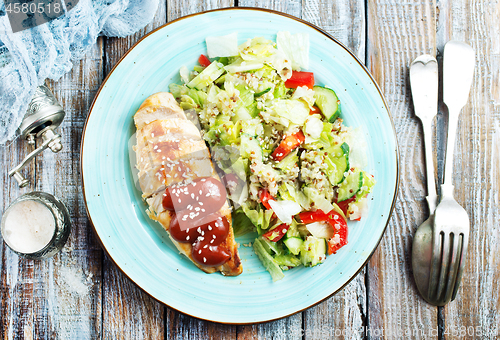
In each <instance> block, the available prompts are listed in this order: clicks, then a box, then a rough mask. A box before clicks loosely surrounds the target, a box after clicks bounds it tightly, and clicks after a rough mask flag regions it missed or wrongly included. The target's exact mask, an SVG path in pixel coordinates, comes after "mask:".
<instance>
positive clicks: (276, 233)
mask: <svg viewBox="0 0 500 340" xmlns="http://www.w3.org/2000/svg"><path fill="white" fill-rule="evenodd" d="M288 228H290V226H289V225H288V224H286V223H282V224H280V225H279V226H277V227H276V228H274V229H272V230H269V231H267V232H265V233H264V234H263V235H262V236H263V237H265V238H267V239H268V240H269V241H271V242H278V241H279V240H281V239H282V238H283V236H285V234H286V232H287V231H288Z"/></svg>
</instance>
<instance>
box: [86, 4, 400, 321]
mask: <svg viewBox="0 0 500 340" xmlns="http://www.w3.org/2000/svg"><path fill="white" fill-rule="evenodd" d="M199 27H203V28H204V29H203V30H200V29H199ZM284 29H286V30H288V31H290V32H292V33H297V32H303V33H308V34H309V36H310V43H311V50H310V71H313V72H314V74H315V78H316V83H317V84H322V85H328V86H329V87H331V88H333V89H334V90H335V91H336V92H337V94H338V96H339V98H340V100H341V101H342V109H343V118H344V121H345V124H346V125H348V126H352V127H358V126H359V127H361V128H362V130H363V132H364V134H365V135H366V140H367V144H368V150H367V154H368V164H369V165H368V168H367V170H368V171H369V172H371V173H372V174H374V175H375V178H376V180H377V185H376V186H375V189H374V191H373V194H372V200H371V201H370V204H369V213H368V214H367V215H366V216H364V217H363V219H362V221H360V222H353V223H350V224H349V244H348V245H347V246H345V247H343V248H342V249H341V250H340V251H338V253H337V254H336V255H333V256H329V257H328V258H327V260H326V262H325V263H323V264H322V265H320V266H317V267H314V268H303V267H301V268H296V269H293V270H290V271H288V272H286V273H285V278H284V279H283V280H281V281H278V282H275V283H273V282H272V280H271V277H270V275H269V274H268V273H267V272H266V270H265V269H264V268H263V267H262V265H261V264H260V262H259V259H258V258H257V256H256V255H255V254H254V252H253V249H252V248H251V247H246V246H243V244H244V243H248V242H250V241H252V237H250V236H249V237H242V238H238V239H237V241H238V242H239V243H240V244H241V246H240V248H239V252H240V257H241V258H242V263H243V267H244V273H243V274H241V275H240V276H237V277H223V276H222V275H220V274H218V273H215V274H211V275H208V274H205V273H203V272H202V271H200V270H199V269H198V268H196V267H195V266H194V265H193V264H192V263H191V262H190V261H189V260H187V259H186V258H185V257H183V256H180V255H179V254H178V252H177V251H176V250H175V248H174V246H173V244H172V243H171V242H170V240H169V238H168V236H167V235H166V233H165V232H164V231H163V229H162V228H161V226H160V225H159V224H156V223H155V222H153V221H151V220H150V219H149V218H148V217H147V215H146V214H145V212H144V211H145V208H146V206H145V204H144V203H143V201H142V200H141V193H140V192H139V191H138V190H137V189H136V187H135V184H134V181H133V178H132V174H131V170H130V165H129V164H130V163H129V162H130V160H129V152H128V144H129V139H130V138H131V136H132V134H133V133H134V132H135V127H134V124H133V119H132V117H133V115H134V113H135V112H136V110H137V109H138V107H139V106H140V104H141V103H142V102H143V100H144V99H146V97H148V96H149V95H151V94H153V93H155V92H159V91H168V85H169V84H170V83H172V82H179V81H180V79H179V76H178V72H179V68H180V67H181V66H182V65H186V66H187V67H188V68H191V67H192V66H193V65H194V64H195V63H196V62H197V59H198V56H199V55H200V54H201V53H206V45H205V37H206V36H207V35H225V34H228V33H231V32H234V31H237V32H238V37H239V40H240V42H243V41H245V40H246V39H248V38H252V37H255V36H263V37H265V38H268V39H273V40H275V35H276V32H278V31H280V30H284ZM81 168H82V177H83V185H84V194H85V201H86V205H87V211H88V215H89V217H90V219H91V221H92V224H93V226H94V228H95V231H96V233H97V235H98V236H99V238H100V240H101V242H102V244H103V246H104V248H105V249H106V251H107V252H108V253H109V255H110V256H111V257H112V258H113V260H114V261H115V263H116V265H117V266H118V267H120V268H121V270H123V272H124V273H125V274H126V275H127V276H128V277H130V279H131V280H132V281H134V282H135V283H136V284H137V285H138V286H139V287H141V288H142V289H144V290H145V291H146V292H147V293H149V294H150V295H151V296H153V297H154V298H155V299H157V300H159V301H161V302H163V303H165V304H166V305H168V306H170V307H171V308H174V309H176V310H178V311H181V312H183V313H186V314H189V315H191V316H195V317H197V318H200V319H205V320H211V321H215V322H223V323H237V324H245V323H254V322H263V321H269V320H274V319H278V318H281V317H285V316H288V315H291V314H293V313H296V312H299V311H301V310H304V309H306V308H308V307H311V306H312V305H314V304H316V303H318V302H320V301H322V300H324V299H326V298H328V297H329V296H331V295H332V294H334V293H335V292H337V291H339V290H340V289H341V288H342V287H343V286H344V285H346V284H347V283H348V282H349V281H350V280H351V279H352V278H353V277H354V276H355V275H356V274H357V273H358V272H359V270H360V269H361V268H362V267H363V265H364V264H365V263H366V261H367V260H368V258H369V257H370V255H371V254H372V253H373V251H374V250H375V248H376V247H377V245H378V243H379V241H380V239H381V237H382V235H383V233H384V230H385V228H386V225H387V223H388V220H389V217H390V214H391V211H392V206H393V204H394V200H395V193H396V189H397V184H398V155H397V144H396V137H395V132H394V127H393V124H392V121H391V118H390V115H389V113H388V110H387V106H386V104H385V102H384V99H383V96H382V95H381V93H380V90H379V89H378V87H377V85H376V84H375V82H374V80H373V78H372V77H371V76H370V74H369V73H368V71H367V70H366V69H365V68H364V67H363V66H362V65H361V63H360V62H359V61H358V60H357V59H356V58H355V57H354V56H353V55H352V54H351V53H350V52H349V51H348V50H347V49H346V48H345V47H344V46H343V45H341V44H340V43H339V42H337V41H336V40H335V39H334V38H332V37H330V36H329V35H328V34H326V33H324V32H322V31H321V30H320V29H319V28H317V27H315V26H313V25H311V24H308V23H306V22H303V21H301V20H299V19H296V18H293V17H289V16H286V15H283V14H279V13H276V12H270V11H263V10H255V9H244V8H240V9H226V10H218V11H210V12H205V13H200V14H196V15H192V16H188V17H185V18H182V19H179V20H176V21H173V22H171V23H169V24H168V25H165V26H163V27H161V28H159V29H157V30H156V31H154V32H152V33H150V34H149V35H147V36H145V37H144V38H143V39H142V40H141V41H140V42H139V43H138V44H136V45H135V46H134V47H133V48H132V49H130V50H129V51H128V52H127V54H126V55H125V56H124V57H123V58H122V60H121V61H120V62H119V63H118V64H117V65H116V66H115V68H114V69H113V71H112V72H111V73H110V75H109V76H108V78H107V79H106V80H105V82H104V83H103V85H102V86H101V89H100V91H99V93H98V94H97V97H96V98H95V100H94V103H93V105H92V108H91V110H90V113H89V115H88V118H87V123H86V126H85V131H84V133H83V140H82V152H81Z"/></svg>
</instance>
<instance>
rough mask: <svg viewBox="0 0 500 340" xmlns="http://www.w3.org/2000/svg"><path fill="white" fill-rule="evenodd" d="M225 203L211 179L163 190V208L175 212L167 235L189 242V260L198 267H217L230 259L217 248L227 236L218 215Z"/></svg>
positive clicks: (226, 226) (223, 219)
mask: <svg viewBox="0 0 500 340" xmlns="http://www.w3.org/2000/svg"><path fill="white" fill-rule="evenodd" d="M200 191H201V193H200ZM172 198H173V201H174V202H172ZM176 199H177V203H175V200H176ZM179 200H180V202H179ZM225 200H226V190H225V188H224V186H223V185H222V183H221V182H219V181H218V180H216V179H215V178H211V177H206V178H200V179H198V180H196V181H194V182H192V183H190V184H187V185H184V186H177V185H175V186H170V187H168V188H167V190H166V191H165V196H164V198H163V206H164V208H165V209H168V210H174V211H175V214H174V216H173V217H172V220H171V222H170V228H169V230H170V235H171V236H172V238H173V239H174V240H176V241H177V242H181V243H191V244H192V246H193V249H192V256H193V260H194V261H196V262H197V263H199V264H200V265H205V266H220V265H222V264H224V263H225V262H227V261H228V260H229V259H230V258H231V253H230V252H229V251H228V250H227V249H226V248H225V247H223V246H222V245H221V243H223V242H224V240H225V239H226V237H227V235H228V234H229V221H228V219H227V218H226V217H225V216H222V215H221V214H220V213H219V209H220V208H221V207H222V205H224V202H225ZM200 202H201V204H199V203H200Z"/></svg>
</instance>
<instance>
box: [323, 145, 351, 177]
mask: <svg viewBox="0 0 500 340" xmlns="http://www.w3.org/2000/svg"><path fill="white" fill-rule="evenodd" d="M325 162H326V164H327V165H328V168H327V169H326V175H327V176H328V180H330V183H331V184H332V185H337V184H340V183H342V182H343V181H344V179H345V173H346V172H347V171H349V145H347V143H342V145H340V146H334V147H333V148H330V150H329V153H328V157H326V158H325Z"/></svg>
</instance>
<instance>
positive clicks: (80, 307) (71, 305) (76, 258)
mask: <svg viewBox="0 0 500 340" xmlns="http://www.w3.org/2000/svg"><path fill="white" fill-rule="evenodd" d="M100 49H101V47H100V45H98V46H96V47H94V48H93V49H92V50H91V51H89V53H88V54H87V59H84V60H82V61H81V62H77V63H75V64H76V65H75V68H74V69H73V71H72V72H71V73H70V74H68V75H66V76H65V77H63V78H62V79H61V80H60V81H59V82H58V83H57V84H56V83H54V82H51V83H50V84H49V86H50V87H51V88H52V89H53V92H54V93H55V95H56V97H57V98H58V100H59V101H60V102H61V103H62V105H63V107H65V109H66V119H65V121H64V122H63V123H62V125H61V126H60V127H59V128H58V130H57V131H58V132H59V133H60V134H61V135H62V142H63V145H64V147H65V149H63V151H61V152H60V153H59V154H53V153H52V152H51V151H45V152H44V153H43V154H42V155H40V156H38V157H37V159H36V160H35V161H33V162H32V164H31V165H30V166H29V168H28V169H26V170H25V171H23V172H24V173H25V174H26V173H29V176H28V177H29V178H30V179H31V186H29V187H27V188H25V189H22V190H19V189H16V187H17V183H15V182H14V181H11V180H10V179H9V178H8V176H7V171H5V172H4V173H3V181H4V184H5V185H4V186H3V188H4V189H3V190H2V195H3V199H2V201H3V202H4V204H7V203H9V202H10V201H12V200H14V199H15V198H17V197H18V196H20V194H21V193H25V192H30V191H32V190H34V189H35V190H42V191H46V192H49V193H53V194H55V195H56V196H58V197H60V198H61V199H62V200H63V201H64V202H65V203H66V205H67V207H68V209H69V211H70V215H71V218H72V223H73V229H72V233H71V236H70V238H69V241H68V243H67V245H66V247H65V248H64V249H63V250H62V252H61V253H59V254H58V255H56V256H55V257H53V258H51V259H48V260H44V261H32V260H25V259H22V258H19V257H17V256H16V255H15V254H13V253H12V252H11V251H10V250H9V249H8V248H7V247H4V248H3V256H2V263H3V265H2V282H3V284H2V313H1V314H2V318H3V320H2V338H3V339H24V338H26V339H32V338H37V339H65V338H71V337H73V338H74V337H75V336H76V335H80V336H85V337H89V338H90V337H96V336H98V335H99V334H100V316H101V313H100V301H101V298H100V279H99V277H100V264H99V263H100V257H101V251H100V248H99V247H98V246H97V244H96V242H95V241H94V240H93V238H92V235H91V234H90V230H89V228H88V226H87V225H86V215H85V208H84V205H83V199H82V196H81V190H80V181H79V174H78V166H79V165H78V164H79V158H78V155H79V141H80V134H81V129H82V126H83V122H84V119H85V114H86V110H87V107H88V105H89V103H90V101H91V100H92V98H93V96H94V94H95V91H96V90H97V87H98V84H99V80H100V79H101V77H102V75H99V70H101V60H100V56H101V53H100ZM75 80H77V81H76V85H74V84H75V82H74V81H75ZM96 80H97V81H96ZM84 103H86V104H87V106H85V104H84ZM15 149H17V151H16V154H15V155H10V156H11V157H10V158H9V160H8V161H7V160H6V159H5V158H4V157H2V164H3V165H5V169H8V168H11V167H13V166H14V165H16V164H17V163H18V162H19V161H20V160H21V159H22V158H23V157H24V156H26V154H27V153H28V152H29V151H31V147H29V146H28V145H27V143H26V142H23V141H19V142H17V143H15V144H13V145H12V146H10V147H7V148H5V149H3V150H2V154H3V156H5V155H8V154H9V153H10V152H11V151H10V150H15ZM18 155H19V157H18ZM68 165H69V166H68Z"/></svg>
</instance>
